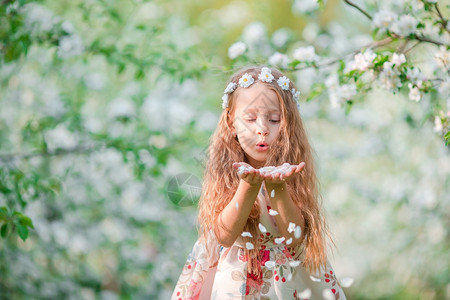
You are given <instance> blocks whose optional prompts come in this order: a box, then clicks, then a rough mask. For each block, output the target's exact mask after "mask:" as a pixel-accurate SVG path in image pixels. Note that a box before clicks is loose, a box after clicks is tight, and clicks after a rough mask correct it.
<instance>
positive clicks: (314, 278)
mask: <svg viewBox="0 0 450 300" xmlns="http://www.w3.org/2000/svg"><path fill="white" fill-rule="evenodd" d="M309 278H311V280H312V281H315V282H320V278H317V277H314V276H309Z"/></svg>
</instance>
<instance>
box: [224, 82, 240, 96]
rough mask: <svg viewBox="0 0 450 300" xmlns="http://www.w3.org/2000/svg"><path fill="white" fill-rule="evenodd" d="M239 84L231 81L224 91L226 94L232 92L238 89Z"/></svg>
mask: <svg viewBox="0 0 450 300" xmlns="http://www.w3.org/2000/svg"><path fill="white" fill-rule="evenodd" d="M236 86H237V84H236V83H234V82H230V83H229V84H228V85H227V87H226V88H225V91H223V93H224V94H231V93H232V92H234V90H235V89H236Z"/></svg>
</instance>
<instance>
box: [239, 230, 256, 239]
mask: <svg viewBox="0 0 450 300" xmlns="http://www.w3.org/2000/svg"><path fill="white" fill-rule="evenodd" d="M241 236H242V237H251V238H252V237H253V236H252V234H251V233H250V232H248V231H244V232H243V233H241Z"/></svg>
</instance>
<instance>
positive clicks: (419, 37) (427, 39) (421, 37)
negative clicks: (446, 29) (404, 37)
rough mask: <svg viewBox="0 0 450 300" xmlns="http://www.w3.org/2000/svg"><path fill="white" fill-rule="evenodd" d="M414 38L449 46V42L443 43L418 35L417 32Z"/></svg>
mask: <svg viewBox="0 0 450 300" xmlns="http://www.w3.org/2000/svg"><path fill="white" fill-rule="evenodd" d="M414 38H415V39H416V40H418V41H421V42H427V43H431V44H435V45H437V46H448V45H447V44H444V43H441V42H438V41H435V40H432V39H429V38H427V37H424V36H418V35H417V34H415V35H414Z"/></svg>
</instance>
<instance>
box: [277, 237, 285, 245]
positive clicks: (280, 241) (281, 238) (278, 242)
mask: <svg viewBox="0 0 450 300" xmlns="http://www.w3.org/2000/svg"><path fill="white" fill-rule="evenodd" d="M285 239H286V238H285V237H280V238H276V239H275V244H281V243H282V242H284V240H285Z"/></svg>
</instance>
